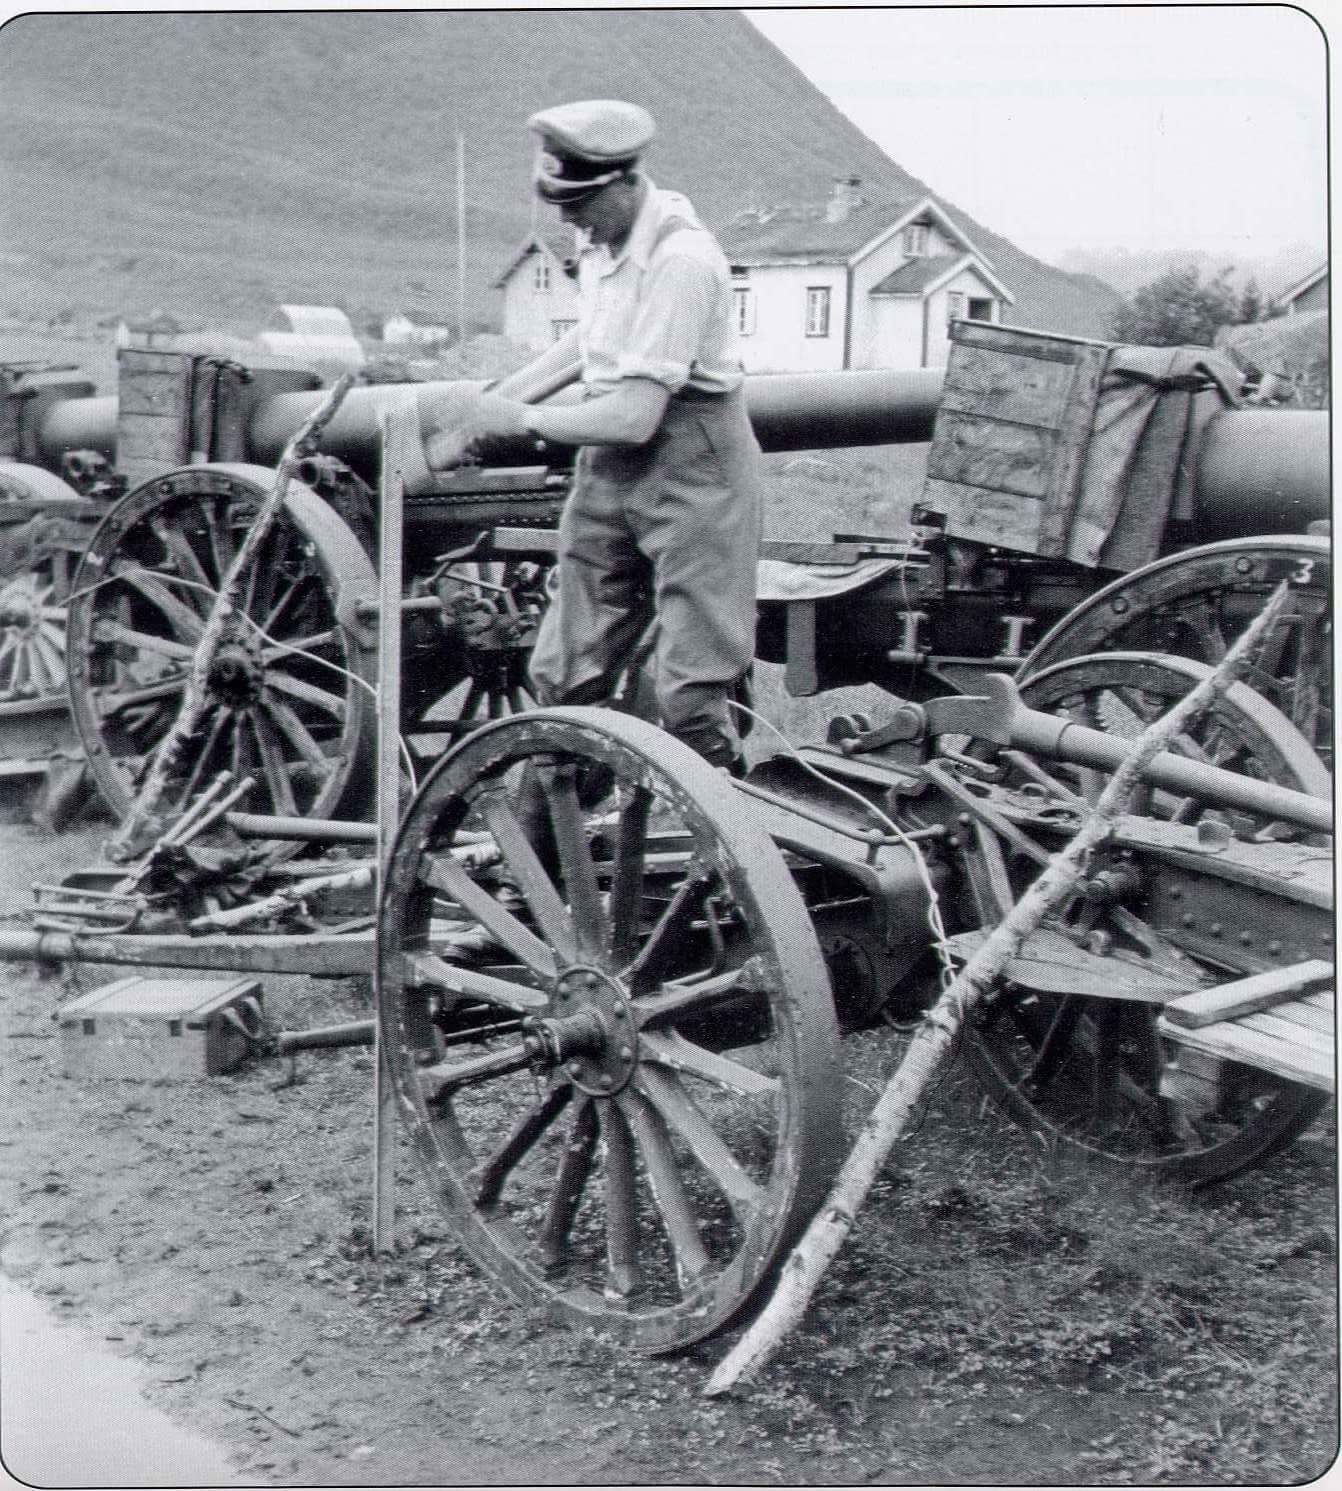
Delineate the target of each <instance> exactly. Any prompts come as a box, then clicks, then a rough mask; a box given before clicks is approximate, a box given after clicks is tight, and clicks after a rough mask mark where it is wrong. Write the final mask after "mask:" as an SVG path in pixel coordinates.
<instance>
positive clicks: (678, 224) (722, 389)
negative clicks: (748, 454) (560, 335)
mask: <svg viewBox="0 0 1342 1491" xmlns="http://www.w3.org/2000/svg"><path fill="white" fill-rule="evenodd" d="M644 180H645V181H647V178H646V177H645V178H644ZM647 187H648V190H647V195H646V196H645V197H644V200H643V204H642V206H641V207H640V208H639V210H638V216H637V217H636V218H635V219H634V226H633V228H632V229H631V230H630V233H629V237H628V238H627V239H626V240H625V243H624V245H623V247H622V248H621V249H620V252H619V253H618V254H614V255H613V254H612V253H611V251H610V248H609V246H608V245H606V244H604V243H603V244H598V245H595V246H592V245H587V246H584V247H580V250H579V255H578V348H579V352H580V354H581V357H582V368H583V373H582V377H583V383H584V385H585V387H586V388H587V391H588V392H589V393H594V394H602V393H610V392H612V391H613V390H614V389H615V387H616V385H617V384H618V383H619V382H620V381H621V379H624V378H650V379H652V380H653V381H654V382H656V383H660V384H661V385H662V386H663V387H664V388H666V389H668V390H669V391H670V392H671V393H673V394H675V393H678V392H679V391H680V390H681V389H682V388H686V387H688V388H691V389H694V390H696V391H697V392H700V393H713V394H721V393H730V392H732V391H733V390H734V389H736V388H739V387H740V385H741V381H742V373H741V357H740V352H739V350H738V347H737V342H736V323H735V318H734V316H733V314H732V285H731V271H730V270H729V268H728V265H727V260H726V257H725V256H724V254H723V252H722V250H721V249H720V248H719V247H718V243H717V240H716V239H715V238H714V237H713V235H712V234H711V233H710V232H709V231H708V229H707V228H705V227H704V225H703V224H702V223H701V222H700V221H699V218H698V216H697V215H696V213H695V210H694V207H693V206H692V205H691V203H690V201H689V199H688V198H686V197H683V196H681V195H680V193H679V192H664V191H661V190H659V189H658V188H657V187H656V186H654V185H653V183H652V182H651V181H647Z"/></svg>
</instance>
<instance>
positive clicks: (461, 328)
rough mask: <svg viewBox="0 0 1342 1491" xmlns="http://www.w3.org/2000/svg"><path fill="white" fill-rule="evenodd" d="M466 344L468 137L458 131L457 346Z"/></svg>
mask: <svg viewBox="0 0 1342 1491" xmlns="http://www.w3.org/2000/svg"><path fill="white" fill-rule="evenodd" d="M465 344H466V137H465V136H464V135H463V134H462V133H461V131H460V130H458V131H457V346H458V347H463V346H465Z"/></svg>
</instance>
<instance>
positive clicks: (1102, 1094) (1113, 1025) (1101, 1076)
mask: <svg viewBox="0 0 1342 1491" xmlns="http://www.w3.org/2000/svg"><path fill="white" fill-rule="evenodd" d="M1091 1004H1092V1006H1093V1005H1094V1004H1095V1001H1094V1000H1092V1001H1091ZM1122 1018H1123V1006H1122V1005H1121V1004H1120V1003H1119V1002H1118V1001H1117V1000H1111V1001H1108V1002H1105V1003H1101V1004H1100V1006H1099V1008H1098V1009H1096V1008H1092V1009H1091V1011H1090V1021H1091V1024H1092V1026H1093V1028H1094V1032H1095V1040H1094V1049H1093V1050H1092V1052H1091V1066H1090V1073H1091V1107H1092V1110H1093V1112H1094V1114H1095V1117H1096V1119H1097V1120H1099V1121H1100V1122H1101V1123H1109V1122H1112V1121H1113V1119H1114V1118H1115V1116H1116V1115H1117V1113H1118V1079H1119V1056H1120V1052H1119V1034H1120V1030H1121V1021H1122Z"/></svg>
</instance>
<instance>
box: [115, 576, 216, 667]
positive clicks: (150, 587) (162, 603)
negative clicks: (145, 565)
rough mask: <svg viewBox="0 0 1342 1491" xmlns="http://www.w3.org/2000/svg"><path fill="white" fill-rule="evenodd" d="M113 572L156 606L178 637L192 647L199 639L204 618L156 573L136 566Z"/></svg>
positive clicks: (203, 628) (117, 577) (202, 629)
mask: <svg viewBox="0 0 1342 1491" xmlns="http://www.w3.org/2000/svg"><path fill="white" fill-rule="evenodd" d="M113 574H114V576H115V578H116V579H118V580H120V581H122V582H123V583H124V584H126V585H129V586H130V587H131V589H133V590H137V591H139V593H140V594H141V595H142V596H143V597H144V598H145V600H147V601H149V602H150V604H151V605H153V606H155V607H157V609H158V610H159V611H160V612H161V613H162V615H163V617H164V619H165V620H166V621H167V623H168V625H169V626H171V627H172V629H173V631H175V632H176V633H177V635H178V636H179V637H184V638H186V640H187V641H189V642H190V643H192V644H193V647H194V644H196V643H197V642H199V641H200V638H201V634H202V633H203V632H204V630H205V622H204V620H203V619H202V618H201V616H200V615H199V614H198V613H197V612H196V611H194V610H192V608H191V607H190V606H188V605H186V604H185V603H184V602H183V601H180V600H178V598H177V597H176V596H175V595H174V594H173V592H172V591H171V590H169V589H168V587H167V586H166V585H165V584H164V583H163V582H162V580H160V579H159V577H158V576H157V575H154V574H151V573H150V572H149V571H148V570H146V569H141V568H139V567H138V566H136V567H134V568H129V569H121V568H118V569H116V570H114V571H113Z"/></svg>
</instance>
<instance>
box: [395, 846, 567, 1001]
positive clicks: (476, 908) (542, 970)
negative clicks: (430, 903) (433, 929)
mask: <svg viewBox="0 0 1342 1491" xmlns="http://www.w3.org/2000/svg"><path fill="white" fill-rule="evenodd" d="M419 878H420V879H421V880H423V881H424V883H425V884H426V885H431V886H432V887H433V888H434V889H435V890H438V891H441V892H442V893H443V895H445V896H446V897H447V898H448V899H449V900H450V901H453V902H455V903H456V904H457V905H458V906H460V907H461V909H462V910H463V911H464V912H465V913H466V914H467V915H468V916H470V917H473V918H474V919H475V920H476V921H477V922H479V923H480V925H481V926H482V927H484V929H485V930H486V931H487V932H488V933H489V934H490V936H491V937H494V938H496V939H497V940H498V941H499V942H500V943H502V945H503V946H504V948H505V949H506V950H507V951H508V952H510V953H511V954H512V955H513V956H514V957H515V958H516V959H517V960H518V961H519V962H521V963H524V964H525V965H526V966H527V967H528V968H529V969H531V971H532V972H533V973H534V974H536V975H537V976H538V977H540V978H554V976H555V975H556V973H557V972H558V964H557V963H556V962H555V956H554V953H552V952H551V951H550V949H549V948H548V947H547V946H546V945H545V943H543V942H542V941H541V940H540V938H539V937H537V936H536V935H535V933H534V932H532V931H531V930H530V929H529V928H528V927H526V926H524V925H523V924H522V923H521V922H520V921H519V920H518V919H517V917H515V916H514V915H513V914H512V912H511V911H509V910H508V908H507V907H506V906H504V905H503V904H502V902H500V901H498V900H497V899H495V897H494V896H492V895H491V894H490V893H489V891H488V889H486V887H484V886H483V885H480V884H478V883H477V882H476V881H474V880H472V879H471V877H470V875H469V874H468V873H467V871H466V869H465V868H464V867H463V866H462V865H460V864H458V862H457V861H456V860H455V859H454V858H453V857H452V855H451V854H440V855H433V854H425V856H424V858H423V860H422V861H421V863H420V871H419Z"/></svg>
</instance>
